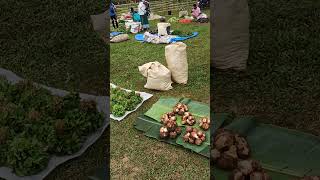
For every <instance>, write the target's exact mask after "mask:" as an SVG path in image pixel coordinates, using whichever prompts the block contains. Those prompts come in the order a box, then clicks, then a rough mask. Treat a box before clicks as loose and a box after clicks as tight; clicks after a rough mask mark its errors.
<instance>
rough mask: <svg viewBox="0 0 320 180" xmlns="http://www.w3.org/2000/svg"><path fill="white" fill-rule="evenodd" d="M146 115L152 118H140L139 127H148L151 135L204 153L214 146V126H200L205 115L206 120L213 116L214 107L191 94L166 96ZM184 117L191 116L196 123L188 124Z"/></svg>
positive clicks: (146, 133) (144, 129)
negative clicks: (190, 97)
mask: <svg viewBox="0 0 320 180" xmlns="http://www.w3.org/2000/svg"><path fill="white" fill-rule="evenodd" d="M191 113H193V114H194V115H193V116H191ZM145 116H148V117H150V118H147V117H141V119H138V120H137V122H136V128H137V129H138V130H142V131H145V135H147V136H149V137H153V138H157V139H159V140H162V141H165V142H168V143H171V144H178V145H181V146H183V147H185V148H187V149H190V150H192V151H194V152H197V153H200V154H201V152H204V151H206V149H207V148H208V147H209V146H210V129H209V128H208V129H207V130H204V129H201V127H200V124H201V122H202V121H203V119H206V123H207V122H208V121H207V120H209V116H210V109H209V106H207V105H206V104H203V103H200V102H196V101H192V100H190V99H187V98H170V97H168V98H165V97H162V98H160V99H159V101H158V102H157V103H155V104H154V105H153V106H152V107H151V109H149V110H148V111H147V112H146V113H145ZM184 117H188V118H189V117H190V119H188V120H192V123H190V124H187V123H185V124H184ZM209 122H210V120H209ZM203 155H205V154H203Z"/></svg>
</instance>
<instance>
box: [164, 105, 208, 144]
mask: <svg viewBox="0 0 320 180" xmlns="http://www.w3.org/2000/svg"><path fill="white" fill-rule="evenodd" d="M188 111H189V108H188V106H187V105H186V104H183V103H177V104H176V105H175V106H174V107H173V111H172V112H168V113H165V114H163V115H162V116H161V122H162V124H163V126H162V127H161V128H160V133H159V135H160V138H167V137H170V138H172V139H174V138H176V137H177V135H179V134H180V133H181V127H178V125H177V122H176V120H177V116H181V117H182V118H181V123H182V125H188V127H187V128H186V133H185V134H184V136H183V141H184V142H187V143H190V144H196V145H198V146H200V145H201V144H202V142H204V141H205V133H203V132H202V131H201V130H199V129H197V128H192V127H191V126H193V125H194V124H195V123H196V119H195V117H194V116H192V114H191V113H190V112H188ZM204 123H205V124H206V126H204ZM199 126H200V127H201V128H202V129H204V130H208V129H209V127H210V120H209V119H208V118H201V119H200V121H199Z"/></svg>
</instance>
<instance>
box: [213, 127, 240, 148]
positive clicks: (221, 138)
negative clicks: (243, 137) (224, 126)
mask: <svg viewBox="0 0 320 180" xmlns="http://www.w3.org/2000/svg"><path fill="white" fill-rule="evenodd" d="M213 143H214V145H215V147H216V148H217V149H218V150H224V149H229V148H230V147H231V146H232V145H233V144H234V143H235V142H234V135H233V134H232V133H231V132H229V131H219V133H218V132H217V135H216V136H215V138H214V142H213Z"/></svg>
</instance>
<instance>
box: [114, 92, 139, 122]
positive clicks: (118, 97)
mask: <svg viewBox="0 0 320 180" xmlns="http://www.w3.org/2000/svg"><path fill="white" fill-rule="evenodd" d="M110 96H111V113H112V114H113V115H114V116H116V117H121V116H123V115H124V114H125V113H126V111H132V110H134V109H135V108H136V107H137V106H138V104H140V103H141V102H142V97H141V96H140V94H139V93H136V92H134V91H131V92H128V91H125V90H123V89H121V88H119V87H116V88H114V87H110Z"/></svg>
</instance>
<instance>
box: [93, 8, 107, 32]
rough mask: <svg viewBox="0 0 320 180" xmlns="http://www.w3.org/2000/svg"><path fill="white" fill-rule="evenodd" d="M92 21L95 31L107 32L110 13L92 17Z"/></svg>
mask: <svg viewBox="0 0 320 180" xmlns="http://www.w3.org/2000/svg"><path fill="white" fill-rule="evenodd" d="M90 18H91V21H92V26H93V29H94V30H95V31H98V32H106V31H107V29H108V28H109V27H108V11H105V12H104V13H101V14H98V15H91V16H90Z"/></svg>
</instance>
